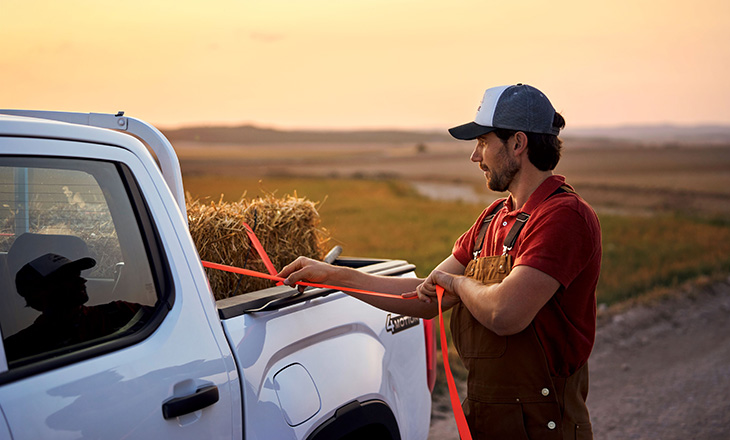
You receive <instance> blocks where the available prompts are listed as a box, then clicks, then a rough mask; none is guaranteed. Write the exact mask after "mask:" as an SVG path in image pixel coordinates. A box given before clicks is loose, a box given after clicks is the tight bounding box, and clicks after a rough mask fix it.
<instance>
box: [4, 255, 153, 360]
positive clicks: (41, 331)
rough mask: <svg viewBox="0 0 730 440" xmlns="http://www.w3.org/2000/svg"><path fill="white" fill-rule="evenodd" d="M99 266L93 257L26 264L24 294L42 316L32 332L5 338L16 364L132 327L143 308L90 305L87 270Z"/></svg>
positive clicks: (19, 283) (18, 280)
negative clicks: (21, 360)
mask: <svg viewBox="0 0 730 440" xmlns="http://www.w3.org/2000/svg"><path fill="white" fill-rule="evenodd" d="M94 265H96V261H94V259H92V258H81V259H78V260H76V261H71V260H69V259H68V258H66V257H63V256H61V255H56V254H45V255H43V256H41V257H38V258H36V259H35V260H33V261H31V262H30V263H28V264H26V265H25V266H23V267H22V268H21V269H20V270H19V271H18V274H17V275H16V277H15V285H16V288H17V290H18V293H19V294H20V295H21V296H23V298H25V301H26V303H27V305H28V307H32V308H34V309H35V310H38V311H40V312H41V315H40V316H39V317H38V318H37V319H36V320H35V322H34V323H33V324H31V325H30V326H29V327H28V328H26V329H23V330H21V331H20V332H18V333H17V334H14V335H11V336H9V337H8V338H6V339H5V352H6V355H7V357H8V360H10V361H13V360H17V359H20V358H24V357H27V356H32V355H35V354H39V353H44V352H47V351H51V350H55V349H58V348H63V347H67V346H70V345H74V344H78V343H81V342H84V341H89V340H91V339H95V338H100V337H102V336H106V335H109V334H111V333H113V332H115V331H116V330H119V329H120V328H122V327H123V326H124V325H125V324H127V323H129V321H130V320H131V319H132V317H133V316H134V315H135V313H136V312H137V311H138V310H140V308H141V306H140V305H139V304H134V303H128V302H125V301H114V302H111V303H108V304H102V305H97V306H85V305H84V304H85V303H86V302H87V301H88V300H89V296H88V295H87V293H86V279H85V278H82V277H81V271H82V270H84V269H89V268H92V267H94Z"/></svg>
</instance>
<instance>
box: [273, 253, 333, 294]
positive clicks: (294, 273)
mask: <svg viewBox="0 0 730 440" xmlns="http://www.w3.org/2000/svg"><path fill="white" fill-rule="evenodd" d="M336 272H337V268H336V267H335V266H332V265H330V264H327V263H323V262H321V261H317V260H312V259H311V258H307V257H299V258H297V259H296V260H294V261H293V262H292V263H290V264H288V265H287V266H286V267H284V268H283V269H282V270H281V272H279V273H278V274H277V275H276V276H278V277H281V278H286V280H284V284H285V285H287V286H294V285H295V284H296V283H297V282H299V281H305V282H310V283H323V282H325V281H328V280H331V279H332V278H333V277H334V275H335V273H336ZM304 288H305V286H297V289H298V290H299V292H304Z"/></svg>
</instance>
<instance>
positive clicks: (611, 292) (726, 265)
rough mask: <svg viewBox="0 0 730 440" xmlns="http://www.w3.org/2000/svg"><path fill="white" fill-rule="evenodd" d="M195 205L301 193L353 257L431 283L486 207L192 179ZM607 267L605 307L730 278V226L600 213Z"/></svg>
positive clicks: (403, 188) (337, 185) (381, 184)
mask: <svg viewBox="0 0 730 440" xmlns="http://www.w3.org/2000/svg"><path fill="white" fill-rule="evenodd" d="M185 185H186V188H187V190H188V192H190V194H191V195H192V196H193V197H194V198H201V199H202V198H205V197H210V198H212V199H213V200H218V199H220V196H221V194H223V195H224V200H230V201H233V200H238V199H239V198H240V197H241V195H242V194H244V193H245V194H246V196H247V197H255V196H256V195H258V194H262V192H269V193H275V194H278V195H284V194H293V193H294V192H296V193H297V195H298V196H300V197H305V198H307V199H309V200H313V201H319V202H320V206H319V212H320V216H321V219H322V226H324V227H325V228H326V229H327V230H328V231H329V234H330V236H331V245H335V244H339V245H341V246H342V247H343V248H344V254H345V255H351V256H360V257H381V258H393V259H405V260H408V261H410V262H412V263H414V264H415V265H416V267H417V273H418V275H419V276H421V277H423V276H426V275H428V273H429V272H430V271H431V270H432V269H433V268H434V267H435V266H436V265H437V264H438V263H439V262H441V261H442V260H443V259H444V258H446V257H447V256H448V255H449V254H450V252H451V247H452V245H453V243H454V241H455V240H456V239H457V238H458V236H459V235H460V234H461V233H462V232H463V231H465V230H466V229H468V228H469V227H470V226H471V224H472V223H473V222H474V220H475V218H476V217H477V216H478V215H479V213H480V212H481V210H482V209H483V208H484V206H482V205H477V204H467V203H461V202H443V201H434V200H429V199H427V198H425V197H423V196H420V195H418V194H417V193H415V192H414V191H413V190H412V189H411V187H410V185H409V184H408V183H406V182H403V181H398V180H359V179H326V178H316V179H315V178H299V179H296V178H265V179H262V180H259V179H243V178H234V177H228V178H226V179H225V180H220V179H217V178H214V177H210V176H192V177H189V178H186V179H185ZM599 218H600V221H601V226H602V230H603V250H604V252H603V263H602V268H601V277H600V280H599V285H598V302H599V303H605V304H609V305H610V304H614V303H616V302H619V301H623V300H626V299H629V298H632V297H636V296H640V295H642V294H644V293H647V292H649V291H651V290H652V289H656V288H658V287H667V286H675V285H677V284H679V283H681V282H683V281H686V280H689V279H692V278H696V277H699V276H702V275H709V276H711V275H715V274H721V273H728V272H730V222H724V221H721V220H707V219H704V218H692V217H688V216H684V215H676V214H672V213H663V214H656V215H652V216H645V215H642V216H630V215H623V214H622V215H617V214H601V213H599Z"/></svg>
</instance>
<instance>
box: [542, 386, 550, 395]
mask: <svg viewBox="0 0 730 440" xmlns="http://www.w3.org/2000/svg"><path fill="white" fill-rule="evenodd" d="M549 394H550V390H549V389H547V388H543V389H542V395H543V396H547V395H549Z"/></svg>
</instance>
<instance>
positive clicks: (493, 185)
mask: <svg viewBox="0 0 730 440" xmlns="http://www.w3.org/2000/svg"><path fill="white" fill-rule="evenodd" d="M500 156H501V157H500V159H502V164H501V165H500V169H493V168H490V169H489V178H488V179H487V188H489V189H491V190H492V191H495V192H503V191H507V189H508V188H509V186H510V185H511V184H512V180H513V179H514V178H515V176H516V175H517V172H518V171H520V165H519V163H518V162H517V160H515V159H514V158H511V157H509V155H508V154H507V146H506V145H505V149H504V150H502V154H500Z"/></svg>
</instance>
